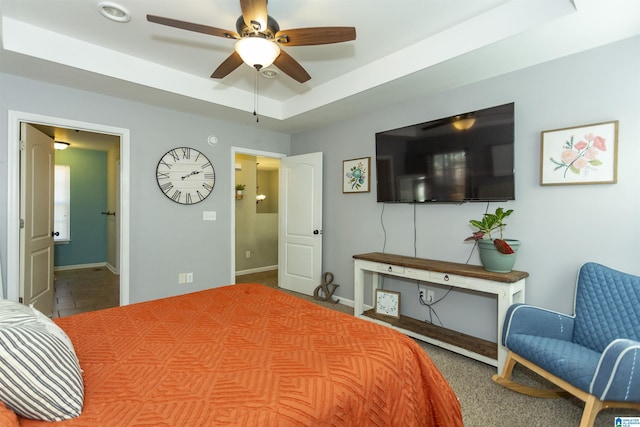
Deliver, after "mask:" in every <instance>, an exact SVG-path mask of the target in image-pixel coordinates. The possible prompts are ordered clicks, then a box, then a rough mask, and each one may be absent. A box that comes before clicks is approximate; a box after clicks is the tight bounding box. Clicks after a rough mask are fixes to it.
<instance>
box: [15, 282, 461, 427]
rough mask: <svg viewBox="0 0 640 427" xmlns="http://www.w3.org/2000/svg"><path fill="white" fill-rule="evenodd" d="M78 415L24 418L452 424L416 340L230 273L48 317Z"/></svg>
mask: <svg viewBox="0 0 640 427" xmlns="http://www.w3.org/2000/svg"><path fill="white" fill-rule="evenodd" d="M56 323H58V324H59V325H60V326H61V327H62V328H63V329H64V330H65V331H66V332H67V334H68V335H69V337H70V338H71V340H72V341H73V343H74V346H75V349H76V353H77V354H78V358H79V360H80V366H81V367H82V369H83V371H84V373H83V375H84V381H85V402H84V409H83V412H82V415H81V416H80V417H79V418H76V419H73V420H68V421H64V422H57V423H49V422H37V421H33V420H26V419H20V423H21V425H22V426H24V427H33V426H39V427H42V426H51V427H53V426H83V427H84V426H86V427H89V426H90V427H98V426H117V427H125V426H149V427H151V426H153V427H159V426H167V427H178V426H189V427H196V426H261V427H262V426H349V427H355V426H402V427H410V426H447V427H455V426H462V415H461V410H460V405H459V402H458V400H457V398H456V396H455V394H454V393H453V391H452V389H451V388H450V386H449V385H448V383H447V382H446V381H445V379H444V378H443V377H442V375H441V374H440V372H439V371H438V370H437V369H436V367H435V366H434V365H433V363H432V362H431V360H430V359H429V358H428V357H427V356H426V354H425V353H424V351H423V350H422V349H421V348H420V347H419V346H418V345H417V344H416V343H415V342H413V341H412V340H411V339H410V338H408V337H406V336H404V335H402V334H400V333H398V332H396V331H394V330H392V329H390V328H387V327H384V326H380V325H377V324H375V323H372V322H368V321H365V320H361V319H356V318H354V317H352V316H349V315H346V314H342V313H339V312H336V311H334V310H328V309H324V308H322V307H319V306H317V305H315V304H313V303H310V302H307V301H304V300H302V299H299V298H296V297H293V296H291V295H289V294H286V293H284V292H281V291H278V290H275V289H271V288H268V287H266V286H262V285H256V284H238V285H231V286H226V287H222V288H216V289H211V290H208V291H202V292H196V293H192V294H188V295H181V296H177V297H173V298H166V299H161V300H156V301H150V302H145V303H139V304H132V305H129V306H125V307H119V308H114V309H107V310H102V311H97V312H93V313H86V314H78V315H75V316H71V317H67V318H61V319H57V320H56Z"/></svg>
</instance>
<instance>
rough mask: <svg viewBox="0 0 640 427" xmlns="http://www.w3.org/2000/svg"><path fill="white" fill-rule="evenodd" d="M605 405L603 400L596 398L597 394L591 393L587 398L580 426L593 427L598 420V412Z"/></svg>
mask: <svg viewBox="0 0 640 427" xmlns="http://www.w3.org/2000/svg"><path fill="white" fill-rule="evenodd" d="M602 407H603V402H602V401H601V400H598V399H596V397H595V396H593V395H589V397H587V399H586V400H585V405H584V411H582V419H581V420H580V427H591V426H593V423H595V421H596V416H597V415H598V412H600V410H601V409H602Z"/></svg>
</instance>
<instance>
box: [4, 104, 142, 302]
mask: <svg viewBox="0 0 640 427" xmlns="http://www.w3.org/2000/svg"><path fill="white" fill-rule="evenodd" d="M21 122H26V123H35V124H41V125H46V126H59V127H66V128H71V129H79V130H85V131H88V132H95V133H105V134H110V135H115V136H119V137H120V167H121V170H120V212H119V213H120V235H119V238H120V259H119V260H118V263H119V266H120V305H127V304H129V219H130V203H129V197H130V196H129V191H130V182H131V181H130V176H131V175H130V150H131V141H130V131H129V129H126V128H118V127H114V126H108V125H103V124H98V123H90V122H82V121H77V120H70V119H63V118H59V117H52V116H45V115H41V114H34V113H27V112H22V111H14V110H9V120H8V123H7V128H8V133H9V136H8V139H7V141H8V143H7V146H8V147H7V181H8V182H7V193H8V194H7V199H8V200H7V266H6V268H7V296H6V297H7V299H9V300H12V301H18V298H19V296H20V251H21V250H22V249H21V248H20V226H19V224H20V123H21Z"/></svg>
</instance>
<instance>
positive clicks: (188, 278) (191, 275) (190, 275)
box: [187, 273, 193, 283]
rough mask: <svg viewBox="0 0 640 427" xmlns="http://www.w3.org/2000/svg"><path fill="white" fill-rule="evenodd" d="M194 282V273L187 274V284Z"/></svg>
mask: <svg viewBox="0 0 640 427" xmlns="http://www.w3.org/2000/svg"><path fill="white" fill-rule="evenodd" d="M192 282H193V273H187V283H192Z"/></svg>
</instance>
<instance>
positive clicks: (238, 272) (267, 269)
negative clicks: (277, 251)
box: [236, 265, 278, 276]
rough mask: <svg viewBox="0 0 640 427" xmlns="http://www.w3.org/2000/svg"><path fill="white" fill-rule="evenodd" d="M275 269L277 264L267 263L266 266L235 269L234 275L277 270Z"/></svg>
mask: <svg viewBox="0 0 640 427" xmlns="http://www.w3.org/2000/svg"><path fill="white" fill-rule="evenodd" d="M277 269H278V266H277V265H267V266H266V267H257V268H250V269H248V270H241V271H236V276H242V275H243V274H253V273H262V272H264V271H271V270H277Z"/></svg>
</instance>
